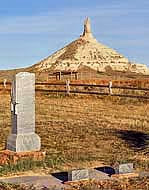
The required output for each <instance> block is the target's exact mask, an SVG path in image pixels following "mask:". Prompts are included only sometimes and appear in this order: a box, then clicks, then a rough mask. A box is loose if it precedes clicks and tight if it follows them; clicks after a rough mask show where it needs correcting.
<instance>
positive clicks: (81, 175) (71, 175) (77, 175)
mask: <svg viewBox="0 0 149 190" xmlns="http://www.w3.org/2000/svg"><path fill="white" fill-rule="evenodd" d="M83 179H89V172H88V170H87V169H82V170H73V171H70V172H68V181H79V180H83Z"/></svg>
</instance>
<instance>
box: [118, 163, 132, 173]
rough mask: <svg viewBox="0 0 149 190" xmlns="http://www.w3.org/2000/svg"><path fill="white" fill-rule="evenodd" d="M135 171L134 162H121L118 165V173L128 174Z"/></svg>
mask: <svg viewBox="0 0 149 190" xmlns="http://www.w3.org/2000/svg"><path fill="white" fill-rule="evenodd" d="M132 172H133V163H126V164H120V165H119V166H118V167H116V173H117V174H127V173H132Z"/></svg>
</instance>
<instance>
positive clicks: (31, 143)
mask: <svg viewBox="0 0 149 190" xmlns="http://www.w3.org/2000/svg"><path fill="white" fill-rule="evenodd" d="M6 148H7V149H8V150H10V151H14V152H27V151H39V150H40V137H39V136H38V135H37V134H35V133H31V134H17V135H16V134H11V135H10V136H9V137H8V140H7V147H6Z"/></svg>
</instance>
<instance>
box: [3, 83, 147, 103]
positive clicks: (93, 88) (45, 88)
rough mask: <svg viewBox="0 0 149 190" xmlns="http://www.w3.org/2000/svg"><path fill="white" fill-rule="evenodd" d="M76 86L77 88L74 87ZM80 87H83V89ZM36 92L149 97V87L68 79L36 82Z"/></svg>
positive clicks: (7, 87) (9, 85)
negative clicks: (80, 81) (88, 82)
mask: <svg viewBox="0 0 149 190" xmlns="http://www.w3.org/2000/svg"><path fill="white" fill-rule="evenodd" d="M76 87H77V88H78V89H76ZM10 88H11V83H7V84H5V85H4V83H0V90H6V91H8V92H10ZM80 88H83V90H82V89H80ZM89 88H90V89H89ZM115 90H116V91H117V92H116V91H115ZM118 90H122V91H121V93H119V92H118ZM101 91H103V92H101ZM36 92H46V93H65V94H67V95H69V94H89V95H103V96H108V95H110V96H118V97H129V98H142V99H149V88H138V87H129V86H115V85H112V83H111V82H109V84H107V85H101V84H83V83H82V84H77V83H71V82H70V81H69V80H67V81H66V83H64V82H61V83H60V82H56V83H48V82H42V83H36Z"/></svg>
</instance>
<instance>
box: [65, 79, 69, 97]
mask: <svg viewBox="0 0 149 190" xmlns="http://www.w3.org/2000/svg"><path fill="white" fill-rule="evenodd" d="M66 94H67V95H69V94H70V80H69V79H68V80H66Z"/></svg>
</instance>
